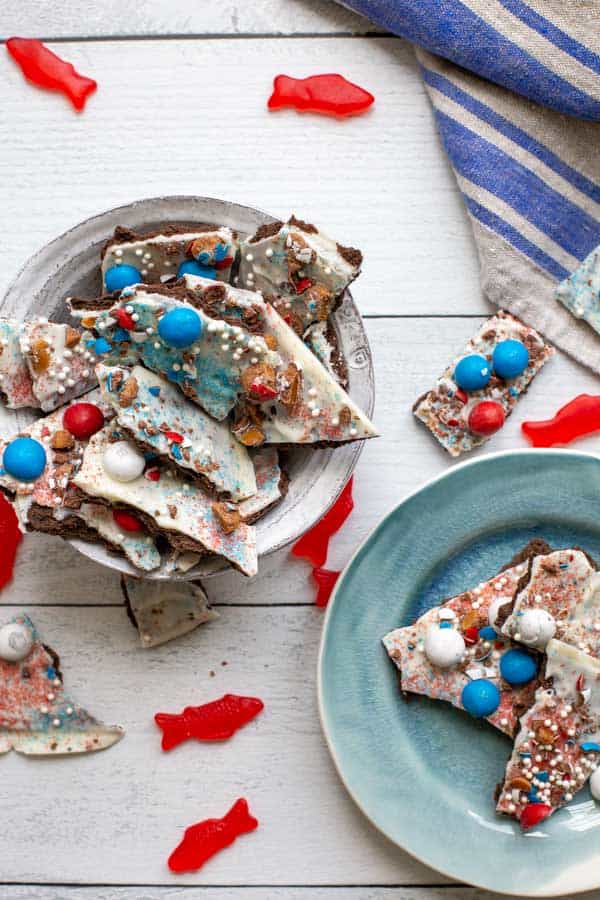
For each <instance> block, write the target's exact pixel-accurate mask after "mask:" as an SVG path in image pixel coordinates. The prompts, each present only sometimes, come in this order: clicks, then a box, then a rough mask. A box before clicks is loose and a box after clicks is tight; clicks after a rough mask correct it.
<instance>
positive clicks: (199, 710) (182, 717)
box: [154, 694, 264, 750]
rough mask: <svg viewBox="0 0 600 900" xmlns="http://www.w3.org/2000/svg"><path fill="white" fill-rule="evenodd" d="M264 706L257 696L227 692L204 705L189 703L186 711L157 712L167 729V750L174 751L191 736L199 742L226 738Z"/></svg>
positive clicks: (156, 719)
mask: <svg viewBox="0 0 600 900" xmlns="http://www.w3.org/2000/svg"><path fill="white" fill-rule="evenodd" d="M262 709H264V703H263V702H262V700H259V699H258V698H257V697H240V696H238V695H237V694H225V695H224V696H223V697H221V698H220V699H219V700H213V701H212V702H211V703H204V704H202V706H186V708H185V709H184V710H183V712H182V713H178V714H175V715H173V714H171V713H156V715H155V716H154V721H155V722H156V724H157V725H158V727H159V728H160V729H162V732H163V738H162V745H161V746H162V748H163V750H172V749H173V747H177V745H178V744H182V743H183V742H184V741H187V740H189V739H190V738H195V739H196V740H197V741H226V740H227V739H228V738H230V737H233V735H234V734H235V733H236V731H237V730H238V728H241V727H242V725H245V724H246V723H247V722H250V721H251V719H253V718H254V717H255V716H257V715H258V714H259V712H260V711H261V710H262Z"/></svg>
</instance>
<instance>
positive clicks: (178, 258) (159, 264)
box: [102, 224, 238, 285]
mask: <svg viewBox="0 0 600 900" xmlns="http://www.w3.org/2000/svg"><path fill="white" fill-rule="evenodd" d="M237 251H238V236H237V232H235V231H233V230H232V229H231V228H227V227H226V226H224V225H205V224H198V225H165V226H162V227H161V228H160V229H155V230H153V231H147V232H144V233H139V232H136V231H132V230H131V229H128V228H124V227H122V226H118V227H117V228H116V229H115V234H114V237H113V238H112V239H110V240H108V241H107V242H106V244H105V245H104V247H103V248H102V279H103V285H104V284H105V281H104V278H105V275H106V272H107V270H108V269H110V268H112V267H113V266H118V265H128V266H133V267H134V268H136V269H137V270H138V271H139V273H140V280H141V281H142V282H143V283H145V284H154V283H157V282H161V281H164V280H171V279H176V278H177V277H178V275H177V272H178V269H179V267H180V266H181V264H182V263H185V262H192V261H195V262H196V263H198V265H199V266H200V267H201V268H202V270H203V272H202V274H203V275H204V277H206V278H214V279H216V280H219V281H229V280H230V277H231V267H232V265H233V263H234V261H235V258H236V255H237Z"/></svg>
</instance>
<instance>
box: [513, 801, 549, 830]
mask: <svg viewBox="0 0 600 900" xmlns="http://www.w3.org/2000/svg"><path fill="white" fill-rule="evenodd" d="M551 812H552V807H551V806H548V804H547V803H528V804H527V806H526V807H525V808H524V809H523V812H522V813H521V818H520V819H519V821H520V823H521V828H522V829H523V831H527V829H528V828H533V826H534V825H538V824H539V823H540V822H543V821H544V819H547V818H548V816H549V815H550V813H551Z"/></svg>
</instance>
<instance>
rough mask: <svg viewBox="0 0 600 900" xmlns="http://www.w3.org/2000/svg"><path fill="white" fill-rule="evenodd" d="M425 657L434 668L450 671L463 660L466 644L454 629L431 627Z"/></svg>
mask: <svg viewBox="0 0 600 900" xmlns="http://www.w3.org/2000/svg"><path fill="white" fill-rule="evenodd" d="M424 649H425V656H426V657H427V659H428V660H429V662H430V663H431V664H432V665H434V666H439V667H440V669H449V668H450V667H451V666H455V665H457V663H459V662H460V661H461V659H462V658H463V654H464V652H465V642H464V640H463V637H462V635H461V634H459V633H458V631H455V630H454V629H453V628H440V627H439V625H430V626H429V628H428V629H427V634H426V636H425V648H424Z"/></svg>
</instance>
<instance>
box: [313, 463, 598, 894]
mask: <svg viewBox="0 0 600 900" xmlns="http://www.w3.org/2000/svg"><path fill="white" fill-rule="evenodd" d="M534 537H543V538H545V539H546V540H547V541H548V542H549V543H550V544H551V545H552V546H555V547H557V548H558V547H567V546H573V545H576V546H579V547H583V548H584V549H585V550H587V551H588V552H589V553H591V555H592V556H593V557H595V558H596V559H597V560H600V461H599V460H598V458H596V457H595V456H592V455H589V454H585V453H572V452H569V451H565V450H557V451H553V450H541V451H540V450H523V451H517V452H510V453H499V454H490V455H488V456H485V457H482V458H480V459H477V460H475V461H473V462H467V463H464V464H462V465H459V466H457V467H455V468H452V469H450V470H449V471H448V472H447V473H446V474H444V475H443V476H441V477H440V478H437V479H435V480H434V481H431V482H429V483H428V484H426V485H425V487H423V488H421V490H419V491H418V492H417V493H415V494H413V495H412V496H410V497H408V498H407V499H406V500H404V502H403V503H401V504H400V505H399V506H398V507H396V509H395V510H394V511H393V512H391V513H390V515H388V516H387V518H386V519H384V521H383V522H382V523H381V525H379V527H378V528H376V529H375V531H374V532H373V533H372V534H371V536H370V537H369V538H367V540H366V541H365V543H364V544H363V545H362V547H361V548H360V549H359V550H358V552H357V553H356V555H355V556H354V558H353V559H352V561H351V562H350V564H349V565H348V567H347V568H346V570H345V571H344V573H343V576H342V577H341V578H340V580H339V582H338V585H337V588H336V591H335V594H334V596H333V597H332V599H331V601H330V605H329V609H328V611H327V616H326V619H325V624H324V630H323V639H322V644H321V654H320V659H319V674H318V684H319V701H320V708H321V719H322V724H323V729H324V731H325V735H326V738H327V741H328V744H329V748H330V750H331V753H332V755H333V759H334V762H335V764H336V766H337V768H338V771H339V773H340V775H341V777H342V780H343V782H344V784H345V785H346V787H347V789H348V791H349V792H350V794H351V795H352V797H353V798H354V800H355V801H356V803H357V804H358V805H359V806H360V808H361V809H362V811H363V812H364V813H365V815H366V816H368V818H369V819H370V820H371V821H372V822H373V823H374V824H375V825H376V826H377V827H378V828H379V829H380V830H381V831H382V832H383V833H384V834H386V835H387V836H388V837H389V838H390V839H391V840H392V841H394V842H395V843H396V844H398V845H399V846H400V847H402V848H404V849H405V850H407V851H408V852H409V853H411V854H412V855H413V856H415V857H417V858H418V859H420V860H422V862H424V863H426V864H427V865H429V866H432V867H433V868H435V869H438V870H439V871H440V872H443V873H445V874H446V875H448V876H450V877H451V878H454V879H457V880H459V881H462V882H469V883H471V884H474V885H477V886H480V887H483V888H487V889H489V890H494V891H500V892H502V893H509V894H519V895H521V896H532V897H534V896H535V897H551V896H555V895H557V894H562V893H565V894H566V893H575V892H578V891H583V890H589V889H592V888H598V887H600V805H596V804H595V803H594V801H593V800H592V799H591V798H590V795H589V793H588V791H587V788H586V789H584V791H582V792H581V793H579V794H578V795H577V796H576V797H575V798H574V800H573V801H572V802H571V803H570V804H569V805H568V806H567V807H566V808H565V809H563V810H561V811H560V812H559V813H557V814H556V815H555V816H553V817H552V818H551V819H550V820H549V821H548V822H544V823H543V824H542V825H540V826H538V828H537V829H535V830H532V831H530V832H527V833H526V834H523V833H522V832H521V831H520V828H519V826H518V825H515V824H513V823H512V822H511V821H510V820H508V819H507V818H502V817H499V816H497V815H496V814H495V812H494V803H493V799H492V795H493V792H494V787H495V785H496V783H497V782H498V781H499V780H500V779H501V778H502V775H503V772H504V766H505V763H506V760H507V758H508V755H509V753H510V749H511V744H510V741H509V740H508V739H507V738H505V737H503V736H502V735H500V734H498V733H496V732H494V731H493V729H492V728H490V727H489V726H488V725H487V724H486V723H481V722H477V721H475V720H474V719H471V718H470V717H469V716H468V715H467V714H466V713H463V712H462V711H459V710H456V709H453V708H452V707H450V706H448V705H446V704H444V703H441V702H433V701H430V700H427V699H426V698H413V699H412V700H411V702H406V701H405V700H404V699H403V698H402V697H401V695H400V694H399V691H398V686H397V680H396V675H395V670H394V668H393V666H392V665H391V663H390V662H389V660H388V659H387V656H386V654H385V652H384V650H383V647H382V645H381V637H382V636H383V635H384V634H385V633H386V632H388V631H390V630H391V629H392V628H395V627H398V626H400V625H406V624H408V623H409V622H410V621H412V620H413V619H414V618H415V617H416V616H418V615H420V614H421V613H422V612H423V611H424V610H426V609H428V608H429V607H431V606H433V605H434V604H436V603H437V602H439V600H440V599H442V598H445V597H449V596H451V595H453V594H457V593H459V592H460V591H462V590H465V589H467V588H469V587H471V586H472V585H474V584H477V583H478V582H479V581H482V580H484V579H487V578H489V577H490V576H491V575H493V574H495V573H496V572H497V571H498V570H499V569H500V568H501V566H502V565H504V564H505V563H506V562H508V561H509V560H510V559H511V557H512V556H513V555H514V553H516V551H517V550H519V549H520V548H521V547H522V546H523V545H524V544H525V543H527V541H529V540H531V538H534Z"/></svg>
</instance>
